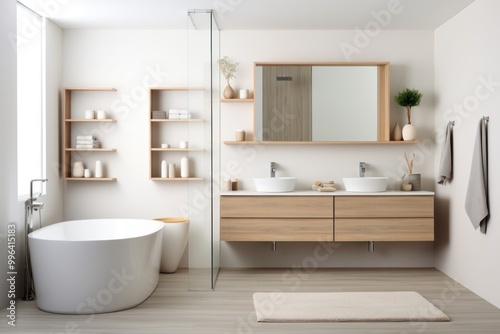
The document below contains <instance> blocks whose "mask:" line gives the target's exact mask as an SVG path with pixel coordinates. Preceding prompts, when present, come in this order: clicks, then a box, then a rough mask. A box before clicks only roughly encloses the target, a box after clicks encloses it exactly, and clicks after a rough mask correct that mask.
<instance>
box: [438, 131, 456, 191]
mask: <svg viewBox="0 0 500 334" xmlns="http://www.w3.org/2000/svg"><path fill="white" fill-rule="evenodd" d="M452 177H453V123H451V122H450V123H448V126H447V127H446V134H445V139H444V145H443V151H442V152H441V161H440V163H439V173H438V182H437V183H439V184H443V185H444V184H446V182H450V181H451V179H452Z"/></svg>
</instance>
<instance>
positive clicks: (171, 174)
mask: <svg viewBox="0 0 500 334" xmlns="http://www.w3.org/2000/svg"><path fill="white" fill-rule="evenodd" d="M168 178H169V179H175V164H168Z"/></svg>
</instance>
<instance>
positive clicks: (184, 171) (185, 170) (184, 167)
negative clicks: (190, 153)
mask: <svg viewBox="0 0 500 334" xmlns="http://www.w3.org/2000/svg"><path fill="white" fill-rule="evenodd" d="M181 177H182V178H186V177H189V159H188V157H183V158H182V159H181Z"/></svg>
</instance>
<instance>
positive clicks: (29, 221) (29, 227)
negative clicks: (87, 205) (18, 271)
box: [23, 179, 48, 300]
mask: <svg viewBox="0 0 500 334" xmlns="http://www.w3.org/2000/svg"><path fill="white" fill-rule="evenodd" d="M47 181H48V179H33V180H31V181H30V198H29V199H28V200H27V201H26V202H25V204H24V207H25V223H24V297H23V300H33V299H34V298H35V287H34V285H33V274H32V272H31V261H30V250H29V245H28V234H30V233H31V232H32V231H33V214H34V212H35V211H38V222H39V228H41V227H42V212H41V211H42V209H43V203H42V202H37V201H36V200H37V199H38V196H37V197H34V196H33V183H34V182H47Z"/></svg>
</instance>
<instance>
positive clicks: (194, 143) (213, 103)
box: [187, 10, 220, 290]
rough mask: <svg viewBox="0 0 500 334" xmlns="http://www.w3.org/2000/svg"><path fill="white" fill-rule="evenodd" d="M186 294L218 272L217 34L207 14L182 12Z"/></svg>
mask: <svg viewBox="0 0 500 334" xmlns="http://www.w3.org/2000/svg"><path fill="white" fill-rule="evenodd" d="M187 38H188V87H189V90H188V92H189V93H188V101H189V110H190V112H191V117H192V121H191V122H189V145H190V148H191V150H190V151H189V161H190V174H191V175H190V176H192V177H196V178H201V180H193V181H190V182H189V219H190V230H189V290H210V289H213V287H214V285H215V281H216V279H217V274H218V271H219V268H220V264H219V253H220V238H219V225H220V224H219V180H218V178H217V177H215V176H216V175H218V171H219V170H220V168H219V161H220V158H219V157H220V139H219V133H220V131H219V124H220V120H219V101H218V99H219V71H218V67H217V60H218V59H219V29H218V27H217V24H216V22H215V19H214V17H213V14H212V11H210V10H193V11H189V12H188V27H187Z"/></svg>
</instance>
